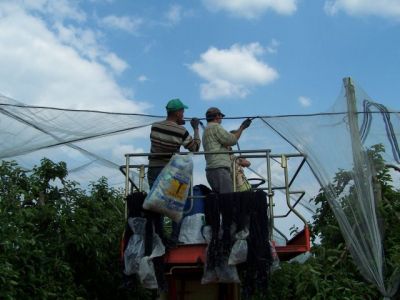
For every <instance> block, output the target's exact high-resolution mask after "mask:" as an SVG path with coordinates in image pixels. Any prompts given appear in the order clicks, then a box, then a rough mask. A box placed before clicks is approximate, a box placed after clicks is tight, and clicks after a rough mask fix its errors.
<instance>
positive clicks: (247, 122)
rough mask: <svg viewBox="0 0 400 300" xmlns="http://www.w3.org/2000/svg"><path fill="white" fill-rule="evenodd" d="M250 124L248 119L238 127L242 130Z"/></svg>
mask: <svg viewBox="0 0 400 300" xmlns="http://www.w3.org/2000/svg"><path fill="white" fill-rule="evenodd" d="M250 124H251V120H250V119H249V118H247V119H246V120H244V121H243V123H242V125H240V127H242V128H243V129H246V128H247V127H249V126H250Z"/></svg>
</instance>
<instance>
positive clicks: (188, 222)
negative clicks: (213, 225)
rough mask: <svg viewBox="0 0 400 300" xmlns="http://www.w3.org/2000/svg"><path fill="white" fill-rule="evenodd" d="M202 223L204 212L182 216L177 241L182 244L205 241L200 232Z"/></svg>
mask: <svg viewBox="0 0 400 300" xmlns="http://www.w3.org/2000/svg"><path fill="white" fill-rule="evenodd" d="M203 225H204V214H194V215H191V216H186V217H184V218H183V220H182V224H181V230H180V232H179V241H180V242H182V243H184V244H201V243H205V242H206V241H205V239H204V237H203V235H202V234H201V228H202V227H203Z"/></svg>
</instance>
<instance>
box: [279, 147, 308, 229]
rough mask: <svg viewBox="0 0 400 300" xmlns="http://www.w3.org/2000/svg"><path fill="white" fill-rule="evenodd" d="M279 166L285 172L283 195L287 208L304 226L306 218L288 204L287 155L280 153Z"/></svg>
mask: <svg viewBox="0 0 400 300" xmlns="http://www.w3.org/2000/svg"><path fill="white" fill-rule="evenodd" d="M281 167H282V168H283V171H284V174H285V187H286V190H285V195H286V204H287V206H288V207H289V209H290V210H291V211H292V212H293V213H294V214H295V215H296V216H298V217H299V219H300V220H302V221H303V223H304V226H307V220H306V219H305V218H304V217H303V216H302V215H301V214H300V213H299V212H298V211H297V210H296V209H295V208H294V207H293V206H292V204H290V192H289V174H288V165H287V157H286V156H284V155H282V159H281Z"/></svg>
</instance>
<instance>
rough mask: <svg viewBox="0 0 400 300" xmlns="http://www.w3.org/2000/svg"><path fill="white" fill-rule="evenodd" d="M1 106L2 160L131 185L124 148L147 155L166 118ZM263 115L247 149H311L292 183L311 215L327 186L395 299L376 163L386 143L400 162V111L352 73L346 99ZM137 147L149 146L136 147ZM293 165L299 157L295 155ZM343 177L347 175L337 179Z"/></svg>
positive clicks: (366, 272)
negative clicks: (316, 108) (317, 108)
mask: <svg viewBox="0 0 400 300" xmlns="http://www.w3.org/2000/svg"><path fill="white" fill-rule="evenodd" d="M0 113H1V114H0V159H13V158H16V157H17V159H18V161H19V162H22V164H25V165H29V164H30V163H31V162H32V161H34V162H37V161H38V159H40V158H41V157H43V156H47V157H49V158H50V159H54V160H67V161H69V167H70V170H69V172H70V174H72V175H74V176H75V178H76V180H78V181H81V180H87V179H88V178H92V179H93V180H94V179H96V178H98V177H99V176H101V175H103V176H106V177H108V178H110V179H111V182H114V184H119V183H123V177H122V176H121V174H120V172H119V170H118V167H119V166H120V165H121V164H124V157H123V154H125V153H132V152H148V149H149V148H150V147H149V138H148V137H149V131H150V124H151V123H153V122H155V121H160V120H162V119H164V117H161V116H149V115H139V114H121V113H105V112H95V111H78V110H65V109H54V108H45V107H33V106H26V105H24V104H22V103H20V102H17V101H15V100H13V99H10V98H7V97H4V96H0ZM255 117H256V119H254V121H253V124H252V126H251V127H250V128H249V129H248V130H246V131H245V132H244V134H243V136H242V138H241V139H240V143H241V146H242V149H272V150H273V153H290V152H300V153H302V154H304V155H305V156H306V157H307V164H308V166H309V169H306V170H305V171H304V172H303V173H302V176H299V178H298V180H297V181H296V183H295V184H294V185H293V189H296V188H298V189H301V190H303V189H306V190H307V191H309V196H308V197H304V200H302V201H301V204H302V209H303V213H305V214H306V213H308V216H309V217H310V216H311V215H312V212H313V211H314V210H315V207H314V206H313V203H310V202H309V201H308V199H310V198H311V196H313V194H314V195H315V193H316V192H317V191H318V189H319V188H320V187H322V188H323V189H324V191H325V192H326V194H327V197H328V201H329V203H330V206H331V207H332V209H333V211H334V213H335V216H336V218H337V220H338V222H339V224H340V228H341V231H342V233H343V236H344V238H345V241H346V244H347V246H348V248H349V249H350V251H351V253H352V256H353V258H354V261H355V263H356V264H357V266H358V267H359V269H360V271H361V274H362V275H363V276H364V277H365V278H366V279H367V280H369V281H370V282H373V283H374V284H376V285H377V287H378V288H379V289H380V291H381V292H382V294H383V295H385V296H390V295H391V294H392V293H393V291H395V290H396V287H397V285H398V283H399V278H398V277H397V275H396V274H392V275H387V274H385V273H384V269H385V256H384V251H383V248H382V234H381V231H380V228H379V223H378V220H377V214H376V201H377V199H376V197H375V195H374V188H373V187H374V176H376V173H377V172H378V171H379V166H376V165H375V164H374V163H373V162H372V160H371V158H370V156H369V151H370V149H372V148H373V147H377V145H379V147H381V148H380V149H381V150H382V151H383V152H382V155H383V158H384V160H385V163H386V164H387V165H391V166H393V167H394V169H396V168H398V167H399V163H400V151H399V146H398V140H399V139H400V114H399V113H398V112H393V111H390V110H388V109H387V108H386V107H384V106H383V105H381V104H378V103H376V102H375V101H373V100H372V99H370V97H368V96H367V95H366V93H365V92H364V91H362V90H361V89H360V88H359V87H357V86H355V85H353V84H352V82H351V81H350V80H349V79H346V81H345V86H344V88H343V90H342V92H341V94H340V96H339V97H338V99H337V101H336V102H335V104H334V106H333V107H332V108H331V109H330V110H329V111H328V112H326V113H322V114H314V115H297V116H294V115H291V116H275V117H271V116H255ZM241 121H242V120H240V118H235V119H232V120H228V119H226V120H224V124H223V125H224V127H225V128H226V129H228V130H230V129H236V128H237V127H238V125H239V124H240V123H241ZM117 141H118V143H117ZM121 141H122V142H121ZM135 144H137V145H141V147H136V148H135V146H134V145H135ZM112 145H118V146H115V147H113V146H112ZM55 146H57V147H55ZM55 149H57V151H55ZM143 162H145V158H142V163H143ZM292 162H293V163H294V165H296V164H299V161H296V160H295V159H292ZM195 165H196V168H195V175H194V178H195V184H196V183H206V180H205V176H204V159H203V158H200V157H198V158H196V160H195ZM104 166H105V167H107V168H104ZM252 169H253V171H255V173H259V174H261V175H265V177H266V169H265V161H259V160H252ZM294 170H295V168H294V169H291V170H289V171H290V172H292V173H293V172H294ZM246 172H247V175H248V176H251V172H250V174H249V171H246ZM272 174H273V175H272V176H273V177H274V178H273V183H275V184H276V185H283V179H282V175H279V174H281V173H280V167H279V164H273V165H272ZM304 174H305V175H304ZM312 174H313V175H315V177H314V176H312ZM392 175H393V178H395V180H394V181H393V183H392V184H393V186H394V187H395V188H396V189H399V187H400V186H399V180H398V179H399V176H398V172H395V171H393V174H392ZM340 176H342V177H345V178H346V180H344V181H343V182H341V184H338V182H337V181H338V178H339V177H340ZM133 177H134V178H135V176H133ZM196 178H197V182H196ZM315 178H316V179H317V181H315ZM136 179H137V176H136ZM296 184H297V185H298V186H296ZM294 200H295V199H293V200H292V201H294Z"/></svg>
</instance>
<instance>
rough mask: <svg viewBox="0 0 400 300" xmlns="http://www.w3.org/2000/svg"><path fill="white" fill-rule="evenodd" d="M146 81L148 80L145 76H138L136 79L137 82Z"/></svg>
mask: <svg viewBox="0 0 400 300" xmlns="http://www.w3.org/2000/svg"><path fill="white" fill-rule="evenodd" d="M147 80H149V79H148V78H147V77H146V76H145V75H140V76H139V77H138V81H139V82H145V81H147Z"/></svg>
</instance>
